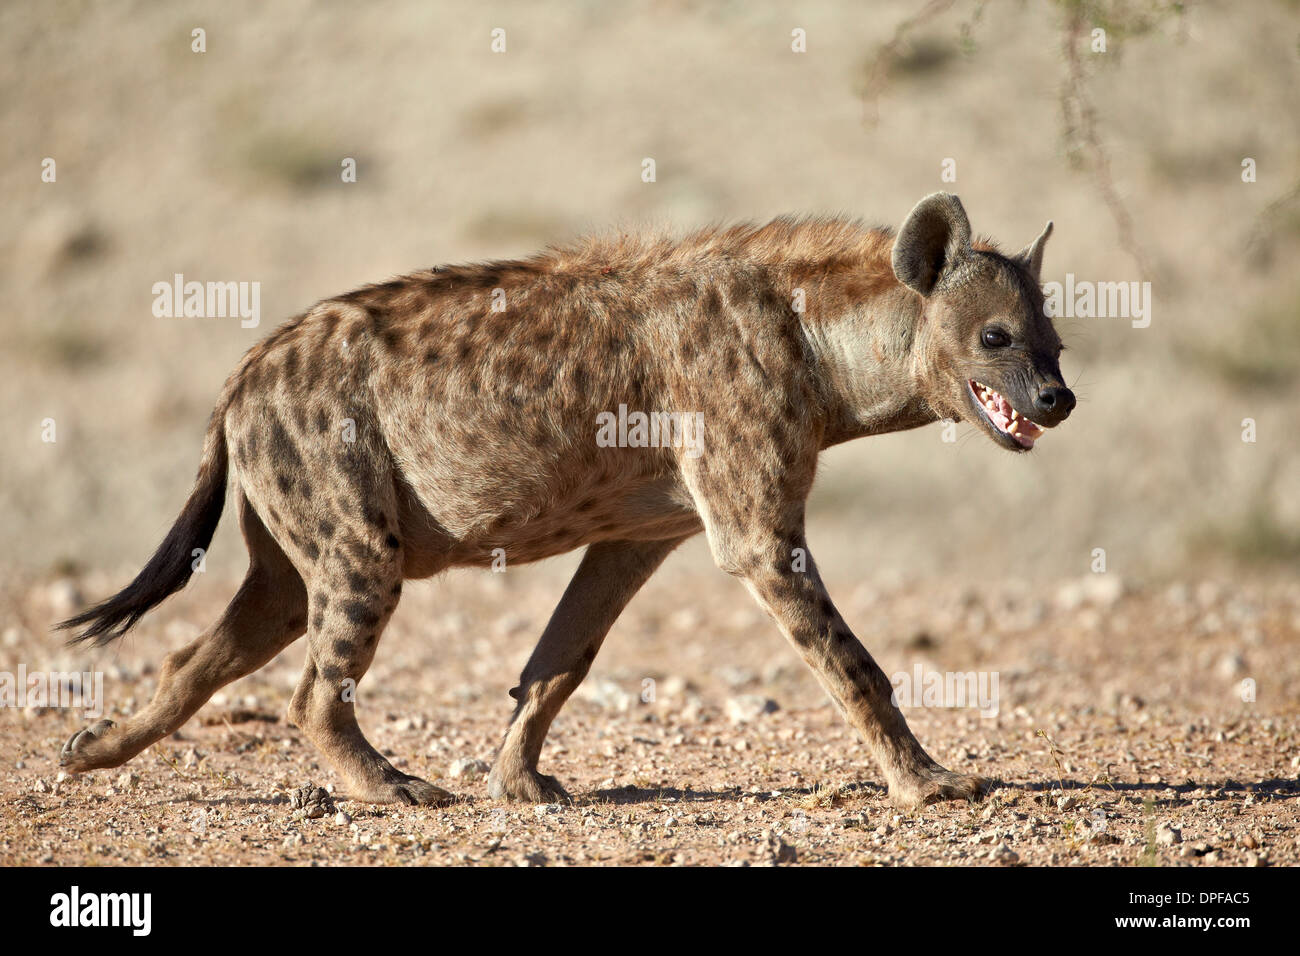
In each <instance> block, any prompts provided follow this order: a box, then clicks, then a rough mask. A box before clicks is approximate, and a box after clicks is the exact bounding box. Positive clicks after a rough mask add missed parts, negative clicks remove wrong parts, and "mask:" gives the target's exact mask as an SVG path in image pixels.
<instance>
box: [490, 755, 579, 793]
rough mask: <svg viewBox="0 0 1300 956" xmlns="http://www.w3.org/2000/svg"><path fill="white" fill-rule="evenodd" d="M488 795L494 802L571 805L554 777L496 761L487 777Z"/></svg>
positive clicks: (564, 791)
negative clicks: (511, 801) (515, 801)
mask: <svg viewBox="0 0 1300 956" xmlns="http://www.w3.org/2000/svg"><path fill="white" fill-rule="evenodd" d="M488 795H489V796H491V797H492V799H494V800H518V801H520V802H521V803H572V802H573V798H572V797H570V796H569V794H568V791H566V790H565V789H564V788H563V787H562V786H560V782H559V781H558V780H556V779H555V778H554V777H550V776H547V775H546V774H544V773H538V772H537V771H536V770H530V769H528V768H527V767H519V766H515V767H509V766H507V765H504V764H502V762H501V761H497V763H496V765H495V766H494V767H493V768H492V773H491V774H490V775H489V776H488Z"/></svg>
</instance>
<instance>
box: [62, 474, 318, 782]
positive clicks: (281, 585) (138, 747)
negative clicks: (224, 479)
mask: <svg viewBox="0 0 1300 956" xmlns="http://www.w3.org/2000/svg"><path fill="white" fill-rule="evenodd" d="M239 525H240V528H241V529H242V530H243V533H244V541H245V542H246V543H247V545H248V554H249V566H248V574H247V575H246V576H245V578H244V582H243V584H242V585H240V588H239V590H238V591H237V592H236V594H235V596H234V598H233V599H231V602H230V605H229V606H228V607H227V608H226V610H225V612H224V613H223V614H222V615H221V619H220V620H219V621H217V623H216V624H215V625H213V626H212V627H211V628H209V629H208V630H207V631H205V632H204V633H203V634H202V635H201V636H200V637H199V638H198V639H196V640H195V641H194V642H193V643H191V644H189V645H188V646H186V647H184V648H182V649H181V650H179V651H176V652H175V653H173V654H170V655H168V656H167V658H166V659H165V660H164V661H163V665H162V669H161V671H160V672H159V678H158V690H157V692H156V693H155V694H154V697H153V700H152V701H150V703H149V704H148V706H146V707H145V708H144V709H143V710H141V711H140V712H139V713H138V714H135V715H133V716H132V717H130V718H129V719H128V720H125V721H123V722H122V723H121V724H115V723H114V722H113V721H110V720H101V721H99V722H98V723H96V724H93V725H92V726H91V727H89V728H87V729H85V730H82V731H79V732H78V733H76V734H74V735H73V736H72V738H71V739H69V740H68V742H67V743H66V744H64V746H63V751H62V753H61V754H60V756H59V765H60V766H62V767H63V768H64V769H65V770H68V771H69V772H72V773H79V772H81V771H84V770H95V769H98V768H102V767H116V766H118V765H119V764H122V763H125V762H126V761H127V760H130V759H131V758H132V757H134V756H135V755H136V754H138V753H140V752H141V751H142V750H144V749H145V748H147V747H149V746H150V745H151V744H153V743H155V742H157V741H159V740H161V739H162V738H164V737H166V736H167V735H168V734H171V733H174V732H175V731H176V730H178V729H179V728H180V727H181V725H182V724H184V723H185V722H186V721H187V720H189V719H190V717H192V716H193V715H194V712H195V711H197V710H198V709H199V708H200V707H202V706H203V705H204V704H205V703H207V701H208V699H209V698H210V697H211V696H212V695H213V694H214V693H216V691H217V690H218V689H219V688H221V687H223V686H225V685H226V684H229V683H230V682H231V681H233V680H237V679H238V678H240V677H244V676H246V675H247V674H251V673H252V672H253V671H255V670H257V669H258V668H259V667H261V666H262V665H263V664H265V663H266V662H267V661H269V660H271V658H273V657H275V655H276V654H278V653H279V652H280V651H282V650H283V649H284V648H286V647H288V646H289V645H290V644H292V643H293V642H294V641H295V640H296V639H297V638H298V637H300V636H302V634H303V632H304V631H305V630H306V626H307V591H306V589H305V587H304V586H303V582H302V578H301V577H300V576H299V574H298V572H297V571H296V570H295V569H294V567H293V565H292V564H291V563H290V562H289V559H288V558H287V557H286V556H285V553H284V551H282V550H281V549H280V546H279V545H278V544H276V543H275V540H274V539H273V538H272V537H271V535H270V534H269V533H268V532H267V530H266V527H265V526H264V525H263V524H262V522H261V520H260V519H259V518H258V516H257V514H256V512H254V511H253V509H252V507H251V506H250V505H249V503H248V500H247V498H245V497H244V496H243V495H242V494H241V495H240V496H239Z"/></svg>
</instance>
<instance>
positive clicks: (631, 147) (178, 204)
mask: <svg viewBox="0 0 1300 956" xmlns="http://www.w3.org/2000/svg"><path fill="white" fill-rule="evenodd" d="M1080 11H1082V13H1081V14H1080V15H1081V17H1082V24H1083V27H1084V28H1083V29H1082V32H1078V31H1077V30H1075V28H1077V27H1079V25H1080V24H1079V23H1074V22H1073V21H1072V17H1073V16H1075V14H1076V13H1078V12H1080ZM1099 24H1100V25H1101V27H1102V28H1103V29H1105V30H1106V31H1107V34H1106V51H1105V52H1104V53H1103V52H1094V50H1093V47H1094V45H1095V38H1094V36H1093V34H1092V30H1093V29H1094V28H1095V27H1097V26H1098V25H1099ZM196 28H201V29H202V30H203V31H205V37H204V39H205V45H206V51H205V52H202V53H198V52H194V50H193V49H192V45H193V44H194V39H193V36H192V31H193V30H194V29H196ZM494 28H501V29H503V30H504V31H505V43H506V50H505V52H503V53H494V52H493V50H492V31H493V29H494ZM795 30H802V31H804V36H805V37H806V41H805V42H806V52H802V53H796V52H794V51H793V50H792V44H794V43H796V40H797V37H796V36H795V34H794V33H793V32H792V31H795ZM1072 30H1075V32H1072ZM1071 37H1072V38H1073V39H1072V40H1071V41H1069V42H1067V38H1071ZM0 51H2V52H3V56H0V88H2V89H3V92H4V95H3V103H4V119H3V135H0V156H3V162H0V192H2V194H3V197H4V203H3V213H2V214H0V288H2V289H3V296H4V310H3V316H2V317H0V330H2V331H0V335H2V336H3V349H2V350H0V425H2V427H3V436H4V442H3V452H2V453H0V541H2V542H3V553H2V554H0V563H2V564H3V566H5V567H6V568H8V569H9V570H11V571H15V572H20V573H21V574H22V575H23V576H25V577H31V576H35V577H38V578H47V577H57V576H59V575H63V574H67V573H83V572H85V571H87V570H91V569H94V570H98V571H102V572H104V573H105V574H106V575H107V580H108V581H109V582H111V583H113V584H114V585H116V584H120V583H121V582H122V581H123V580H124V579H125V576H128V575H130V574H132V573H134V571H135V570H137V569H138V568H139V566H140V565H141V563H142V561H143V560H144V558H145V557H147V555H148V553H150V551H151V549H152V548H153V547H154V545H156V543H157V542H158V541H159V540H160V539H161V536H162V534H163V533H164V532H165V530H166V529H167V528H168V527H169V526H170V524H171V522H172V521H173V519H174V517H175V515H176V514H177V513H178V511H179V508H180V505H181V503H182V502H183V500H184V499H185V496H186V494H187V493H188V489H189V487H190V482H191V479H192V477H193V472H194V470H195V467H196V465H197V462H198V456H199V448H200V443H201V438H202V435H203V431H204V428H205V425H206V422H207V417H208V414H209V411H210V409H211V406H212V404H213V402H214V400H215V398H216V395H217V393H218V391H219V389H220V387H221V384H222V382H223V380H224V379H225V376H226V375H227V374H228V373H229V371H230V370H231V368H232V367H233V366H234V364H235V362H236V360H237V359H238V357H239V356H240V354H241V353H242V352H243V351H244V350H246V349H247V348H248V347H249V346H250V345H252V344H253V343H254V342H255V341H256V340H258V339H259V338H260V337H262V336H263V335H265V334H267V332H268V331H269V330H270V329H271V328H273V327H274V326H275V325H276V324H277V323H278V322H280V321H282V320H283V319H285V318H288V317H290V316H292V315H294V314H296V313H297V312H299V311H301V310H303V309H304V308H306V307H308V306H309V305H311V304H312V303H313V302H314V301H316V300H318V299H320V298H323V297H326V296H329V295H332V294H336V293H340V292H343V291H346V290H348V289H350V288H352V287H354V286H356V285H358V284H361V283H364V282H368V281H378V280H381V279H383V278H385V277H387V276H389V275H391V274H397V273H401V272H405V271H409V270H413V269H417V268H423V267H427V266H432V265H435V264H438V263H445V262H451V261H457V260H467V259H478V258H489V257H490V258H496V257H510V256H515V255H521V254H526V253H529V252H531V251H534V250H536V249H537V248H538V247H539V246H541V245H544V244H546V243H548V242H552V241H560V240H564V239H567V238H571V237H573V236H574V235H577V234H579V233H582V232H584V231H588V230H600V229H606V228H609V227H611V226H628V225H630V226H635V225H638V224H651V225H660V226H662V225H667V226H670V227H672V228H674V229H678V230H686V229H690V228H694V227H697V226H701V225H705V224H707V223H711V222H715V221H731V220H740V219H765V218H768V217H771V216H774V215H777V214H780V213H787V212H795V213H845V214H849V215H853V216H861V217H863V218H864V219H866V220H868V221H869V222H878V223H881V224H888V225H893V226H897V224H898V223H899V222H900V221H901V219H902V218H903V216H904V215H905V214H906V212H907V211H908V209H909V208H910V207H911V206H912V204H913V203H915V202H916V201H917V200H918V199H919V198H920V197H922V196H923V195H925V194H927V193H929V192H932V191H934V190H936V189H949V190H952V191H954V192H956V193H958V194H959V195H960V196H961V198H962V200H963V202H964V203H965V205H966V208H967V210H968V212H969V214H970V216H971V219H972V222H973V225H974V227H975V229H976V231H977V232H980V233H984V234H988V235H991V236H993V237H995V238H996V239H998V240H999V241H1000V242H1001V243H1002V245H1003V246H1004V248H1006V249H1008V250H1009V251H1015V250H1016V249H1019V248H1020V247H1021V246H1022V245H1024V244H1025V243H1027V242H1028V241H1029V240H1030V239H1032V238H1033V237H1034V236H1035V235H1036V234H1037V233H1038V232H1039V230H1040V229H1041V228H1042V226H1043V223H1044V222H1045V221H1046V220H1047V219H1049V218H1051V219H1054V220H1055V222H1056V232H1055V234H1054V236H1053V238H1052V240H1051V242H1050V243H1049V245H1048V248H1047V257H1046V265H1045V270H1044V279H1045V280H1056V281H1061V280H1063V279H1064V276H1065V273H1067V272H1071V273H1074V275H1075V276H1076V277H1077V278H1080V279H1089V280H1094V281H1142V280H1146V281H1150V282H1152V318H1151V323H1150V327H1149V328H1140V329H1139V328H1133V327H1132V326H1131V324H1130V322H1129V321H1128V320H1127V319H1125V318H1074V319H1064V320H1062V321H1061V330H1062V333H1063V336H1064V338H1065V340H1066V342H1067V344H1068V348H1069V351H1068V352H1067V353H1066V355H1065V358H1064V361H1063V367H1064V369H1065V372H1066V378H1067V380H1068V381H1069V383H1071V384H1072V385H1073V386H1074V387H1075V389H1076V391H1077V392H1078V393H1079V396H1080V405H1079V408H1078V410H1077V411H1076V413H1075V414H1074V416H1073V417H1072V418H1071V419H1070V421H1069V422H1068V423H1067V424H1066V425H1065V426H1064V427H1062V428H1061V429H1059V430H1058V431H1055V432H1053V433H1051V434H1050V435H1048V436H1047V437H1046V439H1045V440H1044V441H1043V442H1041V443H1040V445H1039V449H1038V450H1036V451H1035V452H1034V453H1033V454H1032V455H1028V456H1013V455H1008V454H1006V453H1003V452H1001V451H1000V450H998V449H997V448H995V447H994V446H993V445H992V444H990V443H989V442H988V441H987V440H986V439H985V438H984V437H983V436H982V435H977V434H975V433H974V432H973V430H972V429H971V428H970V427H969V426H965V425H963V426H961V427H960V429H959V440H958V441H957V442H955V443H945V442H943V440H942V436H941V430H940V428H939V426H937V425H936V426H932V427H930V428H925V429H920V430H917V431H914V432H910V433H904V434H898V435H892V436H886V437H881V438H873V439H870V440H864V441H860V442H857V443H854V444H850V445H847V446H844V447H842V448H839V449H836V450H834V451H833V452H831V453H829V454H827V455H826V456H825V465H824V469H823V472H822V475H821V477H820V480H819V484H818V487H817V490H816V493H815V496H814V499H813V502H812V505H811V527H812V542H813V545H814V547H815V548H816V549H817V553H818V555H819V557H820V560H821V562H822V564H823V565H827V566H828V567H833V568H834V571H833V573H832V576H833V577H837V578H840V579H843V580H853V579H855V578H867V577H873V578H874V577H879V576H882V575H884V576H889V575H894V576H900V577H902V578H924V577H926V576H931V575H938V574H942V575H945V576H951V575H956V576H958V578H959V579H961V580H965V581H969V582H972V583H974V584H976V585H978V584H979V583H980V582H982V581H984V580H986V579H987V578H989V577H991V576H997V577H998V578H999V579H1000V580H1003V581H1007V580H1024V581H1029V582H1032V581H1037V580H1057V579H1062V578H1070V577H1074V576H1079V575H1086V574H1088V573H1089V571H1090V568H1091V566H1092V563H1093V561H1094V549H1097V548H1102V549H1105V553H1106V562H1107V567H1108V571H1110V572H1112V573H1116V574H1119V575H1121V576H1123V577H1124V578H1125V579H1126V580H1131V581H1154V582H1159V581H1163V580H1165V579H1170V578H1174V577H1179V576H1182V575H1186V574H1192V575H1195V576H1198V577H1200V576H1206V575H1215V574H1217V575H1229V576H1230V575H1235V574H1237V573H1239V572H1240V571H1241V570H1242V569H1249V572H1250V573H1252V574H1262V575H1282V576H1293V575H1294V572H1295V568H1296V564H1297V560H1300V495H1297V494H1296V489H1297V488H1298V487H1300V444H1298V443H1297V441H1296V439H1295V435H1296V427H1295V422H1294V418H1295V412H1296V408H1297V405H1296V402H1297V385H1296V380H1297V371H1300V275H1297V270H1296V268H1295V266H1296V261H1297V249H1298V248H1300V194H1298V193H1297V183H1298V182H1300V110H1297V109H1296V105H1295V104H1296V95H1297V92H1298V91H1300V84H1298V83H1297V74H1298V71H1300V16H1298V14H1297V5H1296V4H1295V3H1292V2H1283V3H1258V4H1251V5H1249V7H1248V8H1246V7H1243V6H1242V5H1239V4H1232V3H1228V2H1223V3H1188V4H1178V5H1170V4H1163V3H1138V2H1134V3H1102V4H1092V3H1086V4H1080V3H1047V2H1043V3H1027V2H1025V3H1021V2H988V3H981V2H942V0H941V2H937V3H934V2H932V3H924V4H922V3H901V2H900V3H872V4H844V3H839V4H827V3H813V2H810V3H799V4H794V5H778V4H766V3H740V2H735V3H695V2H651V3H638V4H610V3H597V2H590V3H567V4H547V5H541V4H530V3H502V2H492V3H463V4H458V3H438V4H430V3H421V2H411V3H376V4H364V5H356V4H351V3H343V2H339V3H332V2H314V3H309V2H278V3H275V4H263V3H251V2H232V3H223V4H220V5H205V4H191V3H183V2H181V3H167V4H156V3H138V4H131V3H114V4H99V3H89V2H87V3H75V2H51V3H8V4H5V5H3V7H2V8H0ZM1070 51H1073V53H1072V54H1071V53H1070ZM47 157H49V158H52V159H54V160H55V162H56V170H57V173H56V175H57V179H56V181H55V182H43V181H42V161H43V160H44V159H45V158H47ZM345 157H351V158H354V159H355V161H356V169H357V176H356V182H355V183H344V182H343V181H342V179H341V176H340V168H341V167H340V164H341V162H342V160H343V159H344V158H345ZM645 157H651V158H653V159H654V160H655V161H656V164H657V181H656V182H654V183H645V182H642V179H641V169H642V160H643V158H645ZM1246 158H1250V159H1253V160H1254V165H1255V169H1256V181H1255V182H1249V183H1248V182H1243V176H1242V173H1243V166H1242V163H1243V160H1244V159H1246ZM945 160H952V161H953V164H952V166H951V167H950V168H955V173H956V175H955V181H951V182H949V181H944V180H943V179H941V173H942V172H943V169H944V166H943V164H944V162H945ZM175 273H183V274H184V275H185V277H186V278H187V279H195V280H199V281H208V280H222V281H227V280H233V281H256V282H259V283H260V284H261V310H262V323H261V326H260V327H258V328H255V329H245V328H241V326H240V323H239V321H238V320H237V319H220V318H213V319H193V318H191V319H173V318H156V317H154V315H153V314H152V311H151V306H152V302H153V294H152V291H151V289H152V286H153V284H154V283H155V282H158V281H169V280H170V278H171V277H172V276H173V275H174V274H175ZM47 418H48V419H53V420H54V421H55V423H56V429H57V432H56V434H57V440H56V441H55V442H53V443H51V442H47V441H43V434H44V429H43V422H44V420H45V419H47ZM1246 418H1250V419H1253V420H1254V422H1255V427H1256V436H1257V440H1256V441H1254V442H1253V443H1249V442H1243V440H1242V432H1243V419H1246ZM673 560H674V562H688V563H692V564H694V563H698V564H700V565H701V566H703V565H705V564H707V563H708V558H707V553H706V550H705V548H704V546H703V542H702V541H696V542H692V544H691V545H690V546H689V547H687V548H686V549H684V550H683V552H682V554H680V555H679V556H678V557H676V558H674V559H673ZM243 561H244V555H243V549H242V547H241V546H240V544H239V541H238V537H237V531H236V528H235V522H234V521H227V522H226V523H224V524H223V526H222V528H221V531H220V534H219V536H218V539H217V542H216V544H215V545H214V547H213V551H212V554H211V556H210V559H209V570H210V571H212V570H217V571H221V572H228V573H232V574H233V573H236V572H237V571H238V570H239V569H240V568H242V565H243ZM573 561H576V556H573V558H572V560H571V559H569V558H565V559H561V560H560V561H559V562H558V564H559V565H560V567H561V571H563V570H564V569H567V568H568V567H571V566H572V563H573Z"/></svg>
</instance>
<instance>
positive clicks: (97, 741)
mask: <svg viewBox="0 0 1300 956" xmlns="http://www.w3.org/2000/svg"><path fill="white" fill-rule="evenodd" d="M116 726H117V725H116V724H115V723H113V722H112V721H111V720H100V721H96V722H95V723H93V724H91V725H90V726H89V727H85V728H83V729H81V730H78V731H77V732H76V733H75V734H73V735H72V736H71V737H69V738H68V742H67V743H65V744H64V745H63V749H62V750H61V751H60V752H59V766H60V767H62V768H63V769H64V770H66V771H68V772H69V773H82V772H84V771H86V770H99V769H102V768H104V767H116V766H118V765H119V764H123V763H126V761H127V760H129V759H130V758H131V757H132V756H134V755H133V754H123V753H122V752H121V750H120V749H119V748H118V747H117V746H116V745H115V743H114V742H113V739H112V738H111V737H108V732H109V731H110V730H111V729H112V728H114V727H116ZM114 736H116V735H114Z"/></svg>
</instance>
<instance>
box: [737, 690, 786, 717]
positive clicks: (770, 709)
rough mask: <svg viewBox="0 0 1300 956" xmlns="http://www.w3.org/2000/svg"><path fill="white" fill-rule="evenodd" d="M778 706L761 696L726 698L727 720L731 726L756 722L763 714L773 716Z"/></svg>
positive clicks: (744, 695) (748, 695)
mask: <svg viewBox="0 0 1300 956" xmlns="http://www.w3.org/2000/svg"><path fill="white" fill-rule="evenodd" d="M780 709H781V708H780V705H778V704H777V702H776V701H774V700H772V699H771V698H770V697H764V696H762V695H761V694H740V695H738V696H736V697H729V698H727V705H726V713H727V719H728V720H730V721H731V722H732V723H733V724H744V723H748V722H749V721H752V720H757V719H758V718H760V717H762V716H763V715H764V714H774V713H776V712H777V711H778V710H780Z"/></svg>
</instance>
